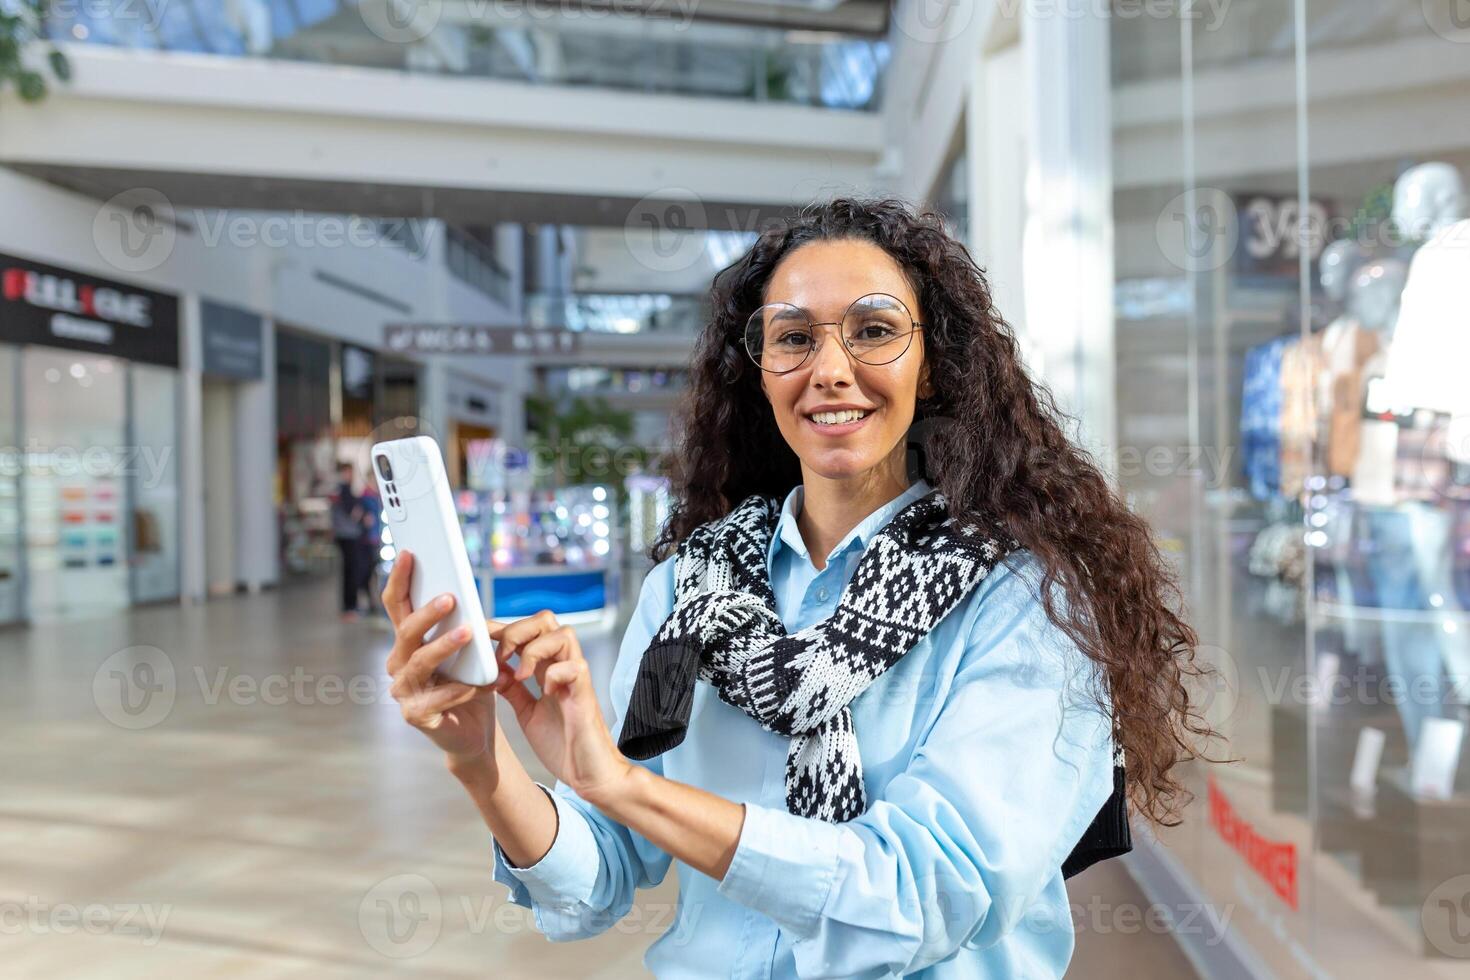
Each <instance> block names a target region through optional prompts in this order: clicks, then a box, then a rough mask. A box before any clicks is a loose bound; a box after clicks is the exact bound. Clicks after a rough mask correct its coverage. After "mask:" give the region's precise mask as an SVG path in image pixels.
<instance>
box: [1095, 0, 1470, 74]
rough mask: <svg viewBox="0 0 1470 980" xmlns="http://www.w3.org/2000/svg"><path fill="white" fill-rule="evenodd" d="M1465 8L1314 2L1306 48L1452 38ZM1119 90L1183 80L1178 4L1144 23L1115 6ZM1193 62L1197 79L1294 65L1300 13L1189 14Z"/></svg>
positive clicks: (1219, 8)
mask: <svg viewBox="0 0 1470 980" xmlns="http://www.w3.org/2000/svg"><path fill="white" fill-rule="evenodd" d="M1463 2H1464V0H1377V2H1375V3H1373V4H1364V3H1360V2H1357V0H1312V2H1311V3H1310V4H1308V5H1307V7H1306V10H1305V14H1306V24H1305V28H1306V31H1305V35H1304V40H1305V41H1306V44H1307V46H1308V47H1310V48H1311V49H1312V50H1315V51H1330V50H1333V49H1338V48H1350V47H1355V46H1359V45H1368V44H1386V43H1389V42H1392V41H1395V40H1401V39H1405V38H1419V37H1423V36H1424V33H1425V28H1426V27H1428V28H1430V29H1431V30H1435V31H1437V32H1442V33H1446V36H1447V32H1451V31H1454V30H1458V29H1461V28H1463V26H1464V24H1463V22H1462V20H1463V16H1464V15H1463V13H1460V12H1459V10H1457V5H1460V4H1463ZM1114 5H1115V7H1116V8H1117V9H1118V10H1119V11H1131V13H1129V14H1126V15H1125V14H1121V13H1120V14H1118V15H1116V16H1115V17H1114V19H1113V48H1112V51H1113V53H1112V64H1113V82H1114V84H1125V83H1128V82H1141V81H1147V80H1149V79H1156V78H1178V76H1179V37H1180V30H1181V20H1180V14H1179V11H1180V9H1181V6H1180V2H1179V0H1174V3H1173V9H1172V11H1171V10H1169V8H1163V9H1164V11H1165V12H1166V13H1167V16H1147V15H1146V16H1139V13H1138V9H1139V5H1138V4H1136V3H1127V4H1126V5H1125V4H1124V3H1123V2H1122V0H1114ZM1188 10H1189V13H1188V24H1189V28H1190V35H1191V38H1190V40H1191V58H1192V63H1193V65H1194V67H1195V70H1196V71H1200V70H1203V71H1208V70H1211V69H1223V68H1231V67H1234V66H1237V65H1242V64H1246V63H1249V62H1255V61H1271V60H1276V61H1279V62H1282V63H1287V64H1289V63H1290V62H1291V60H1292V58H1293V57H1294V54H1295V47H1296V22H1295V16H1296V11H1295V6H1294V4H1291V3H1284V2H1282V0H1226V2H1224V3H1218V4H1216V3H1211V4H1206V3H1194V4H1193V5H1192V6H1191V7H1189V8H1188Z"/></svg>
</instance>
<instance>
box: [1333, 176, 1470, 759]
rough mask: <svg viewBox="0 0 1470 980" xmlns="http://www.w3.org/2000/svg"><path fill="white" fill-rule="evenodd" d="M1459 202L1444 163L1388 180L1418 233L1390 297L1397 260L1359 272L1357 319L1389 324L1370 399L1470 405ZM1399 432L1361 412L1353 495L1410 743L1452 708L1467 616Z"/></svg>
mask: <svg viewBox="0 0 1470 980" xmlns="http://www.w3.org/2000/svg"><path fill="white" fill-rule="evenodd" d="M1465 205H1466V202H1465V188H1464V183H1463V181H1462V180H1461V179H1460V175H1459V174H1458V173H1457V172H1456V171H1455V170H1454V168H1453V167H1450V166H1448V165H1447V164H1442V163H1431V164H1425V165H1423V166H1420V167H1415V168H1413V169H1412V170H1409V171H1407V172H1405V173H1404V175H1403V177H1401V178H1400V179H1399V182H1398V184H1397V185H1396V186H1395V188H1394V215H1393V216H1394V221H1395V223H1396V224H1397V226H1398V227H1399V228H1400V229H1401V230H1402V231H1403V232H1404V233H1405V234H1406V235H1408V236H1409V237H1411V238H1412V239H1413V240H1423V241H1424V242H1425V244H1424V245H1423V246H1422V247H1421V248H1420V249H1419V250H1418V251H1417V252H1416V253H1415V254H1414V257H1413V261H1412V262H1411V264H1410V266H1409V269H1408V273H1407V281H1406V284H1405V285H1404V287H1403V293H1402V297H1401V299H1400V300H1399V302H1398V304H1395V303H1394V301H1393V299H1392V297H1391V295H1390V294H1391V293H1392V291H1393V289H1394V286H1395V285H1396V284H1397V282H1398V277H1399V272H1398V271H1397V270H1396V269H1394V268H1392V267H1385V268H1378V267H1377V265H1376V264H1374V263H1370V264H1369V265H1368V266H1364V267H1363V268H1362V269H1361V270H1359V273H1358V275H1357V276H1356V277H1355V280H1354V289H1353V291H1352V297H1353V299H1354V300H1355V302H1354V303H1353V308H1354V312H1355V314H1356V315H1357V316H1359V317H1360V318H1362V319H1363V320H1364V322H1365V323H1366V322H1367V321H1368V320H1370V319H1374V318H1378V319H1379V320H1380V322H1388V323H1390V324H1391V328H1390V329H1389V331H1388V332H1387V337H1389V338H1391V340H1390V343H1389V345H1388V349H1387V352H1386V355H1380V356H1378V357H1375V359H1374V361H1373V362H1370V363H1369V364H1368V365H1366V366H1365V371H1364V373H1365V374H1367V375H1370V376H1371V375H1372V374H1373V373H1375V369H1377V368H1378V367H1379V365H1380V364H1381V365H1382V367H1383V372H1384V377H1383V381H1382V384H1381V386H1380V387H1379V388H1377V389H1376V390H1375V389H1373V388H1370V394H1369V402H1370V408H1371V407H1374V406H1375V404H1376V407H1378V408H1380V409H1391V410H1393V411H1395V412H1396V413H1399V414H1406V413H1408V412H1410V411H1417V410H1428V411H1430V412H1436V413H1450V414H1456V413H1461V414H1463V413H1465V412H1470V397H1467V394H1466V393H1467V392H1470V385H1467V384H1466V383H1465V377H1464V375H1465V371H1466V368H1467V365H1470V329H1467V325H1466V324H1465V323H1464V322H1463V321H1464V319H1465V316H1464V306H1463V300H1462V298H1461V290H1462V289H1464V288H1465V287H1466V285H1467V283H1470V222H1467V221H1465V220H1464V218H1465ZM1370 279H1371V280H1372V281H1365V280H1370ZM1395 305H1397V306H1398V310H1397V314H1396V317H1395V311H1394V308H1395ZM1390 317H1395V318H1396V323H1394V322H1393V321H1392V320H1389V319H1388V318H1390ZM1371 384H1372V382H1371V381H1370V385H1371ZM1398 438H1399V428H1398V426H1397V425H1396V424H1395V423H1392V422H1379V421H1367V422H1364V423H1363V426H1362V433H1361V443H1362V448H1361V451H1360V452H1359V454H1358V459H1357V462H1356V466H1355V468H1354V480H1353V494H1354V497H1355V498H1356V499H1357V501H1358V503H1359V504H1360V505H1361V511H1360V513H1361V515H1362V518H1363V521H1364V523H1365V526H1366V529H1367V531H1368V534H1369V541H1368V547H1369V549H1370V560H1369V574H1370V577H1371V578H1372V579H1373V581H1374V585H1375V587H1376V588H1377V591H1378V600H1379V605H1380V606H1381V607H1382V613H1383V617H1384V618H1383V646H1384V660H1385V662H1386V666H1387V667H1388V670H1389V673H1390V674H1391V675H1397V676H1398V678H1399V679H1400V681H1401V682H1402V683H1403V684H1404V685H1405V691H1406V692H1407V693H1406V694H1405V695H1404V696H1403V697H1401V698H1400V700H1399V703H1398V708H1399V715H1400V718H1401V719H1402V721H1403V724H1404V730H1405V734H1406V736H1407V737H1408V741H1409V747H1410V749H1411V750H1412V749H1413V748H1414V747H1415V746H1416V745H1417V743H1418V739H1419V731H1420V726H1421V725H1422V724H1423V721H1424V719H1425V718H1429V717H1445V716H1447V715H1448V714H1449V706H1448V705H1446V704H1445V698H1444V697H1443V692H1444V690H1445V688H1446V684H1447V678H1446V673H1448V674H1449V675H1451V676H1453V677H1455V678H1456V679H1457V680H1458V679H1459V678H1460V677H1462V676H1463V675H1464V674H1465V672H1466V671H1467V670H1470V628H1467V627H1470V623H1465V622H1463V620H1462V618H1461V614H1462V612H1463V610H1462V609H1461V608H1460V603H1459V601H1458V599H1457V596H1456V593H1455V590H1454V587H1453V580H1452V576H1451V527H1452V519H1453V515H1452V513H1451V512H1450V510H1449V509H1448V508H1447V507H1446V506H1444V504H1445V501H1443V500H1442V499H1440V498H1438V497H1436V496H1435V495H1433V494H1432V493H1425V494H1423V495H1422V496H1420V497H1417V498H1416V497H1414V496H1413V495H1412V492H1413V491H1412V489H1409V488H1404V487H1402V486H1400V485H1399V482H1398V481H1396V479H1395V477H1396V476H1404V475H1406V474H1404V473H1398V472H1397V470H1398V466H1399V465H1400V464H1399V462H1398V460H1397V453H1398V448H1397V447H1398ZM1409 465H1412V464H1409ZM1419 466H1420V467H1421V469H1422V466H1423V461H1422V460H1421V461H1419ZM1437 613H1438V614H1443V616H1444V621H1443V622H1440V621H1438V616H1437V615H1436V614H1437ZM1395 614H1398V615H1397V617H1396V615H1395ZM1426 614H1427V615H1426ZM1416 689H1417V690H1418V692H1419V693H1418V694H1415V693H1414V692H1415V690H1416ZM1426 692H1438V693H1437V694H1435V696H1432V697H1427V696H1426Z"/></svg>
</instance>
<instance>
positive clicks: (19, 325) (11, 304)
mask: <svg viewBox="0 0 1470 980" xmlns="http://www.w3.org/2000/svg"><path fill="white" fill-rule="evenodd" d="M0 341H5V342H8V343H14V344H44V345H46V346H48V347H65V348H68V349H71V350H82V351H89V352H91V353H94V354H111V355H114V356H116V357H124V358H127V359H129V360H133V361H147V362H148V363H150V364H162V365H165V366H167V367H177V366H178V363H179V301H178V298H177V297H175V296H170V295H168V294H166V293H158V292H154V291H153V290H151V289H140V288H138V287H137V286H128V285H124V284H122V283H118V282H112V281H110V280H107V279H99V278H97V277H96V276H88V275H83V274H81V273H79V272H72V271H71V270H69V269H62V268H58V267H57V266H51V265H45V264H43V263H40V262H32V261H31V260H29V259H21V258H16V257H15V256H11V255H0Z"/></svg>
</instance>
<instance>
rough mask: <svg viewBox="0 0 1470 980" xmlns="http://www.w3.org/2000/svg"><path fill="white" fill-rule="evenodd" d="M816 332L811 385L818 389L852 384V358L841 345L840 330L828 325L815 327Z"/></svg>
mask: <svg viewBox="0 0 1470 980" xmlns="http://www.w3.org/2000/svg"><path fill="white" fill-rule="evenodd" d="M816 330H817V349H816V350H815V351H814V352H813V353H812V361H813V363H812V377H811V381H812V384H814V385H816V386H817V387H819V388H828V387H840V386H842V385H850V384H852V356H851V355H850V354H849V353H848V351H847V346H846V345H845V344H843V343H842V330H841V328H839V327H835V326H833V325H830V324H828V325H824V326H820V327H817V328H816ZM824 331H825V332H824Z"/></svg>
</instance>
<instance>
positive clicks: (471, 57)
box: [49, 0, 890, 110]
mask: <svg viewBox="0 0 1470 980" xmlns="http://www.w3.org/2000/svg"><path fill="white" fill-rule="evenodd" d="M444 7H445V9H443V10H441V9H440V4H438V3H433V4H416V5H414V4H411V5H398V4H389V3H385V2H384V0H363V2H361V3H350V2H345V0H342V2H331V0H269V2H268V0H239V2H237V3H232V4H223V5H222V4H219V3H217V2H214V0H184V2H176V3H168V4H162V5H159V8H158V10H157V11H156V12H154V11H153V8H152V6H150V5H149V4H143V3H138V2H137V0H90V2H88V3H68V4H53V5H52V9H51V14H50V18H49V20H50V25H49V26H50V33H51V36H52V37H55V38H57V39H59V40H70V41H86V42H89V43H94V44H109V45H118V46H122V47H130V48H146V49H159V50H165V51H185V52H194V53H207V54H219V55H240V56H251V57H267V58H284V59H290V60H296V61H312V62H324V63H327V64H345V65H356V66H360V67H366V68H385V69H394V70H407V71H415V72H429V73H436V74H450V75H461V76H475V77H481V78H496V79H506V80H510V81H519V82H529V83H533V84H538V85H576V86H592V87H597V88H609V89H625V90H631V91H638V92H659V93H676V94H682V95H699V96H708V97H714V98H730V99H745V100H755V101H761V102H784V103H796V104H800V105H811V106H821V107H824V108H830V109H860V110H873V109H876V108H877V105H878V101H879V97H880V94H881V90H882V81H883V73H884V71H885V69H886V68H887V65H888V58H889V53H890V51H889V45H888V43H887V42H886V41H881V40H874V39H872V38H870V37H866V36H847V35H846V34H843V33H839V32H836V31H827V30H821V31H797V30H786V29H784V28H782V27H768V26H764V25H748V24H732V23H721V22H719V21H714V20H710V19H698V18H695V19H693V20H689V21H686V20H685V19H684V18H682V17H667V16H615V15H614V14H615V12H614V11H602V12H601V13H597V14H593V15H588V12H586V11H579V10H577V9H576V8H575V7H573V8H570V9H567V8H562V13H561V14H560V15H559V16H549V15H548V12H549V10H550V8H548V10H547V11H542V12H540V13H535V14H531V13H529V10H530V8H529V7H527V6H523V5H517V4H489V3H487V4H479V5H476V4H469V5H467V6H463V5H458V4H455V5H444Z"/></svg>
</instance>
